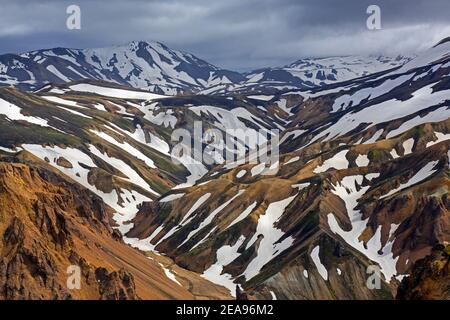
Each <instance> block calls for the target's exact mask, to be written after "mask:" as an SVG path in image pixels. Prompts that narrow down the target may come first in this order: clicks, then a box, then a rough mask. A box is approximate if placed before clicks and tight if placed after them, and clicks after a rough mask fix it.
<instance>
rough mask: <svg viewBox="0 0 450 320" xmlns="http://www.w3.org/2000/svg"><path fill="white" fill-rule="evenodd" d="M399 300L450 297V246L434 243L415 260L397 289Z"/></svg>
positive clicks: (447, 298)
mask: <svg viewBox="0 0 450 320" xmlns="http://www.w3.org/2000/svg"><path fill="white" fill-rule="evenodd" d="M397 299H399V300H449V299H450V246H449V245H447V246H445V245H436V246H435V247H434V248H433V250H432V252H431V254H430V255H429V256H426V257H425V258H423V259H420V260H419V261H417V262H416V263H415V264H414V266H413V268H412V270H411V274H410V275H409V276H408V277H406V278H405V279H403V281H402V283H401V284H400V286H399V288H398V291H397Z"/></svg>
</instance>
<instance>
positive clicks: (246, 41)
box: [0, 0, 450, 69]
mask: <svg viewBox="0 0 450 320" xmlns="http://www.w3.org/2000/svg"><path fill="white" fill-rule="evenodd" d="M69 4H77V5H79V6H80V7H81V10H82V11H81V13H82V29H81V30H79V31H69V30H67V29H66V27H65V25H66V18H67V15H66V8H67V6H68V5H69ZM370 4H377V5H379V6H380V7H381V10H382V11H381V13H382V27H383V29H382V30H377V31H369V30H368V29H367V28H366V19H367V14H366V9H367V7H368V6H369V5H370ZM448 12H450V1H448V0H434V1H425V0H415V1H409V0H396V1H391V0H386V1H375V0H367V1H366V0H347V1H344V0H340V1H339V0H315V1H314V0H312V1H301V0H209V1H206V0H184V1H181V0H156V1H144V0H134V1H119V0H112V1H100V0H98V1H97V0H71V1H65V0H63V1H61V0H58V1H57V0H44V1H26V0H18V1H6V0H0V52H1V53H5V52H22V51H27V50H32V49H38V48H49V47H56V46H62V47H76V48H84V47H99V46H110V45H114V44H124V43H127V42H129V41H131V40H156V41H161V42H163V43H165V44H167V45H168V46H169V47H172V48H176V49H182V50H185V51H188V52H192V53H194V54H196V55H197V56H199V57H201V58H204V59H205V60H207V61H209V62H211V63H214V64H217V65H219V66H222V67H226V68H231V69H250V68H257V67H262V66H267V65H283V64H286V63H289V62H292V61H294V60H296V59H299V58H302V57H306V56H331V55H345V54H372V53H386V54H397V53H411V52H414V51H420V50H423V49H425V48H427V47H429V46H431V45H432V44H434V43H435V42H437V41H439V40H440V39H441V38H443V37H446V36H448V35H450V22H449V21H448V18H447V15H448Z"/></svg>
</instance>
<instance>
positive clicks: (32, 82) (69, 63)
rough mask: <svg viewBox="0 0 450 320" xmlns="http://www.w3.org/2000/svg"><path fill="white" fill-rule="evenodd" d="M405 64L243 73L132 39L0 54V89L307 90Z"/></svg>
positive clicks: (328, 63) (333, 62) (362, 62)
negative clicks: (103, 85) (101, 84)
mask: <svg viewBox="0 0 450 320" xmlns="http://www.w3.org/2000/svg"><path fill="white" fill-rule="evenodd" d="M409 60H410V58H408V57H403V56H398V57H395V58H391V57H385V56H377V57H359V56H349V57H334V58H322V59H303V60H298V61H296V62H294V63H292V64H290V65H288V66H285V67H279V68H265V69H260V70H256V71H253V72H250V73H242V74H241V73H238V72H234V71H229V70H224V69H221V68H218V67H216V66H214V65H212V64H210V63H208V62H206V61H204V60H202V59H199V58H197V57H195V56H194V55H192V54H190V53H186V52H182V51H177V50H172V49H169V48H168V47H167V46H165V45H164V44H161V43H159V42H144V41H133V42H130V43H129V44H127V45H124V46H113V47H106V48H98V49H83V50H78V49H68V48H54V49H48V50H37V51H32V52H27V53H23V54H5V55H0V86H14V87H18V88H20V89H23V90H28V91H32V90H36V89H39V88H40V87H42V86H44V85H45V84H48V83H53V84H62V83H67V82H71V81H78V80H82V79H91V80H104V81H109V82H114V83H117V84H121V85H129V86H131V87H134V88H139V89H145V90H149V91H152V92H154V93H159V94H166V95H175V94H177V93H180V92H186V91H188V92H199V91H202V92H203V93H205V94H211V93H226V92H230V91H248V90H250V89H252V90H255V89H257V88H265V89H267V88H272V89H292V88H311V87H317V86H322V85H326V84H331V83H336V82H341V81H347V80H350V79H354V78H358V77H362V76H365V75H368V74H372V73H377V72H380V71H384V70H387V69H391V68H395V67H398V66H401V65H402V64H404V63H405V62H407V61H409Z"/></svg>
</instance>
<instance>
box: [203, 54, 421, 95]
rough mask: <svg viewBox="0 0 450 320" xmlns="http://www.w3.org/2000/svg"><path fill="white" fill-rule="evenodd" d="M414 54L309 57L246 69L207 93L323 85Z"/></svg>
mask: <svg viewBox="0 0 450 320" xmlns="http://www.w3.org/2000/svg"><path fill="white" fill-rule="evenodd" d="M411 59H412V56H411V57H410V56H401V55H399V56H396V57H389V56H382V55H380V56H342V57H329V58H306V59H301V60H298V61H295V62H293V63H291V64H289V65H286V66H283V67H273V68H262V69H258V70H254V71H251V72H248V73H245V74H244V76H245V77H246V80H245V81H241V82H240V83H237V84H234V85H229V84H220V85H217V86H215V87H212V88H209V89H207V90H205V91H204V92H206V93H219V94H220V93H222V94H223V93H226V92H231V91H233V92H245V91H250V90H252V91H259V90H263V91H264V90H265V91H267V89H273V90H289V89H295V88H297V89H306V88H314V87H321V86H325V85H330V84H334V83H338V82H344V81H348V80H352V79H356V78H360V77H364V76H368V75H370V74H374V73H378V72H382V71H386V70H389V69H393V68H397V67H400V66H402V65H403V64H405V63H407V62H409V61H410V60H411Z"/></svg>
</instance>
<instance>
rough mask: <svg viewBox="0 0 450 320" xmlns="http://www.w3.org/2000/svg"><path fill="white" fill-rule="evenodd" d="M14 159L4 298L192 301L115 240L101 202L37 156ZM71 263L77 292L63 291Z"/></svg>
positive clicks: (5, 187)
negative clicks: (76, 277) (22, 160)
mask: <svg viewBox="0 0 450 320" xmlns="http://www.w3.org/2000/svg"><path fill="white" fill-rule="evenodd" d="M12 160H14V159H11V158H9V159H8V162H0V234H1V242H0V298H1V299H107V300H110V299H121V300H123V299H140V298H147V299H149V298H156V299H158V298H193V295H192V294H191V293H189V292H188V291H187V290H185V289H183V288H182V287H179V288H171V286H172V285H171V284H170V283H171V281H170V280H168V279H167V278H166V277H165V275H164V273H163V270H161V268H160V266H158V264H156V263H154V262H152V261H151V260H149V259H147V258H145V257H144V256H143V255H142V254H140V253H138V252H137V251H135V250H134V249H132V248H130V247H128V246H126V245H124V244H123V243H122V241H121V240H120V239H117V238H118V237H117V236H116V239H117V240H113V238H114V236H113V235H114V234H117V231H116V230H115V231H113V229H112V228H111V222H110V221H111V209H110V208H108V207H107V206H106V205H105V204H104V203H103V202H102V201H101V199H100V198H99V197H97V196H96V195H94V194H93V193H91V192H90V191H88V190H87V189H85V188H83V187H81V186H80V185H78V184H76V183H74V182H72V181H70V180H67V179H66V178H63V177H62V176H60V175H59V174H58V173H57V172H56V171H54V170H53V169H51V168H47V165H45V164H43V163H41V162H39V161H38V160H36V159H34V161H36V162H34V163H32V162H29V161H25V163H20V162H14V161H13V162H11V161H12ZM15 160H18V159H15ZM125 261H132V262H131V264H128V263H127V262H125ZM70 266H77V267H79V268H80V271H81V274H80V278H81V279H80V288H79V289H77V288H75V289H73V288H69V287H68V279H69V276H70V272H69V269H68V268H69V267H70ZM131 266H133V267H131ZM136 275H137V278H136ZM172 287H173V286H172ZM212 294H214V293H212ZM223 297H225V296H223Z"/></svg>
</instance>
